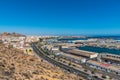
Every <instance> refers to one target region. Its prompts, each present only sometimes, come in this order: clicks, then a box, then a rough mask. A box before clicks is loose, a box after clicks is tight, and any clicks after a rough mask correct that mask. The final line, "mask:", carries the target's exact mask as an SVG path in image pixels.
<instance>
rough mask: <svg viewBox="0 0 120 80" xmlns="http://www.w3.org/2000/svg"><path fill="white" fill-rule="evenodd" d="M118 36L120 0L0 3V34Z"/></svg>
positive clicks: (15, 0)
mask: <svg viewBox="0 0 120 80" xmlns="http://www.w3.org/2000/svg"><path fill="white" fill-rule="evenodd" d="M4 31H7V32H19V33H23V34H30V35H31V34H33V35H35V34H38V35H39V34H41V35H42V34H46V35H48V34H50V35H64V34H65V35H68V34H69V35H76V34H81V35H98V34H101V35H104V34H105V35H110V34H111V35H115V34H120V0H0V32H4Z"/></svg>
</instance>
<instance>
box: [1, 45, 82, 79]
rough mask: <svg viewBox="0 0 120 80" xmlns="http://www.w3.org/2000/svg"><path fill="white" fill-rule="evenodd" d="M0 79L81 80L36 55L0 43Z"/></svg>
mask: <svg viewBox="0 0 120 80" xmlns="http://www.w3.org/2000/svg"><path fill="white" fill-rule="evenodd" d="M0 80H83V79H82V78H81V77H80V76H76V75H74V74H70V73H67V72H64V71H63V70H62V69H60V68H58V67H55V66H53V65H52V64H49V63H48V62H46V61H45V60H42V59H38V58H37V57H36V56H30V55H25V54H22V52H21V51H19V50H16V49H14V48H5V47H4V45H3V44H0Z"/></svg>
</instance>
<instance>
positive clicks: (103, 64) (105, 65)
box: [101, 63, 110, 67]
mask: <svg viewBox="0 0 120 80" xmlns="http://www.w3.org/2000/svg"><path fill="white" fill-rule="evenodd" d="M101 66H103V67H109V66H110V64H105V63H101Z"/></svg>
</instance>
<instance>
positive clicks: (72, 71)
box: [31, 44, 102, 80]
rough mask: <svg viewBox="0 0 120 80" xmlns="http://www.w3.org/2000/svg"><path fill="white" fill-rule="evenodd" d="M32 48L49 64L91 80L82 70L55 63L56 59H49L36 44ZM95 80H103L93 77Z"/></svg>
mask: <svg viewBox="0 0 120 80" xmlns="http://www.w3.org/2000/svg"><path fill="white" fill-rule="evenodd" d="M31 47H32V48H33V50H34V51H35V52H36V53H37V55H38V56H40V57H42V58H44V59H45V60H47V61H48V62H50V63H52V64H53V65H55V66H58V67H60V68H63V69H64V70H67V71H69V72H71V73H75V74H77V75H79V76H82V77H83V78H85V79H86V80H90V79H89V78H90V76H89V74H87V73H84V72H81V71H80V70H77V69H75V68H73V67H70V66H68V65H65V64H62V63H60V62H58V61H55V60H54V59H51V58H50V57H48V56H47V55H46V54H45V53H44V52H43V51H42V50H40V49H38V48H37V46H36V45H35V44H31ZM92 78H93V79H94V80H102V79H99V78H96V77H92Z"/></svg>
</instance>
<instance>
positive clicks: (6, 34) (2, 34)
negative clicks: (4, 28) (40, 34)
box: [1, 32, 25, 37]
mask: <svg viewBox="0 0 120 80" xmlns="http://www.w3.org/2000/svg"><path fill="white" fill-rule="evenodd" d="M1 36H13V37H25V35H22V34H19V33H15V32H13V33H8V32H4V33H1Z"/></svg>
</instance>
